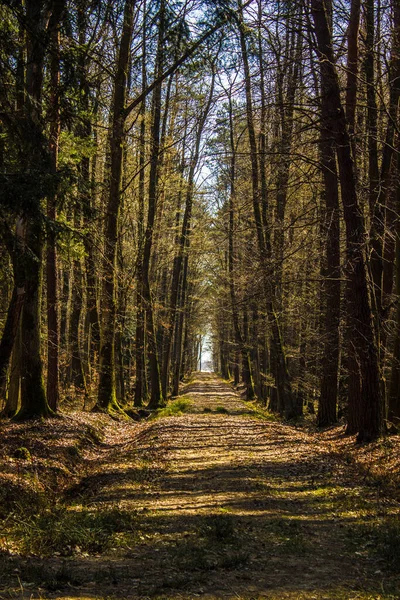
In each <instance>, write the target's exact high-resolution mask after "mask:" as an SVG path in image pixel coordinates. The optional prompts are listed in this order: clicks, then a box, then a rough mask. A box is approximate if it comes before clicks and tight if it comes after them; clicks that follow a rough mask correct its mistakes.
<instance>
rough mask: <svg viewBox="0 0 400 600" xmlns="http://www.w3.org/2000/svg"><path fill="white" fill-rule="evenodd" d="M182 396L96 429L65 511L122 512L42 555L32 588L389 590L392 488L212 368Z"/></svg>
mask: <svg viewBox="0 0 400 600" xmlns="http://www.w3.org/2000/svg"><path fill="white" fill-rule="evenodd" d="M184 395H185V398H186V399H187V403H188V404H187V405H186V408H185V412H184V414H182V415H179V416H168V417H163V418H160V419H158V420H155V421H152V422H148V423H146V424H145V425H142V424H141V425H140V426H139V428H140V432H138V433H136V434H135V435H134V436H133V438H132V429H130V430H129V431H130V432H131V433H129V432H128V433H127V434H126V435H125V437H123V439H122V440H121V439H120V440H119V441H118V443H115V442H113V440H112V439H109V440H108V443H107V444H105V447H104V449H103V454H102V456H101V457H100V460H99V458H97V459H96V461H97V462H96V466H95V467H93V466H92V467H91V470H90V474H89V475H88V476H87V477H86V478H84V479H83V480H82V482H81V483H80V484H79V486H78V487H77V488H75V490H74V491H73V493H71V494H70V497H69V500H68V501H69V503H70V505H69V510H70V511H73V512H75V513H77V514H79V513H82V512H84V511H89V512H90V513H91V514H96V515H103V516H104V515H110V514H114V516H115V514H117V516H116V517H115V518H116V519H118V515H120V518H121V519H122V521H123V516H124V515H127V514H130V515H132V514H133V515H134V516H135V519H134V521H132V520H129V519H128V521H127V522H126V523H125V525H124V522H123V523H122V525H121V524H120V526H119V527H116V528H114V530H113V531H112V533H110V537H109V539H108V543H107V544H104V547H102V546H101V545H99V546H98V547H97V549H95V550H93V551H92V552H90V551H88V552H84V551H81V550H80V549H79V548H78V549H76V548H75V549H73V550H75V552H72V556H71V557H68V558H63V557H62V556H61V557H53V558H51V559H47V568H48V569H50V571H51V570H53V571H54V577H55V579H56V583H55V584H54V587H55V588H56V589H54V590H51V589H48V587H47V589H46V587H45V584H43V585H44V587H43V588H42V591H41V594H42V596H41V597H42V598H50V597H52V598H55V597H56V598H71V599H72V598H74V599H77V598H101V599H106V598H109V599H111V598H164V599H167V598H169V599H182V598H196V597H201V598H209V599H211V598H232V599H234V598H242V599H248V600H250V599H261V598H271V599H280V598H290V599H293V600H295V599H296V600H297V599H306V598H307V599H308V598H310V599H313V598H318V599H319V598H321V599H328V598H329V599H333V598H335V599H343V600H344V599H346V600H348V599H353V598H354V599H355V598H357V599H364V600H366V599H372V598H376V599H378V598H380V599H384V598H385V599H389V598H392V599H394V598H399V597H400V593H399V594H397V592H396V589H400V585H399V581H400V580H399V576H398V571H397V575H396V573H395V572H394V571H393V568H392V567H393V565H391V564H390V561H391V558H390V548H389V550H388V549H387V546H385V535H386V532H387V531H388V529H387V528H388V523H390V522H392V519H395V518H396V516H397V517H398V514H399V511H398V505H397V504H396V503H395V502H394V501H389V500H387V499H385V498H382V497H381V496H380V495H379V494H378V493H377V490H376V489H374V488H371V487H365V485H364V484H363V482H362V480H361V478H360V477H359V476H357V475H356V474H355V472H354V471H353V470H352V467H350V466H348V465H346V464H345V463H344V462H343V461H341V460H338V458H337V456H335V454H334V453H333V452H332V448H331V447H329V446H328V445H327V444H326V443H322V442H321V441H319V439H318V437H317V436H316V435H312V434H308V433H305V432H303V431H300V430H299V429H296V428H294V427H290V426H288V425H285V424H280V423H277V422H272V421H268V420H267V419H262V418H260V415H258V414H257V413H256V412H254V410H253V408H252V406H251V405H248V404H246V403H245V402H243V401H242V400H241V398H240V397H239V395H238V394H237V393H236V392H235V391H234V390H233V389H232V387H231V386H230V385H229V384H227V383H225V382H223V381H222V380H220V379H218V378H217V377H216V376H214V375H211V374H198V375H197V376H196V377H195V378H194V379H193V381H192V382H191V383H190V384H188V385H187V387H186V388H185V389H184ZM182 404H184V403H182ZM110 540H111V542H110ZM388 552H389V554H388ZM35 560H36V561H37V562H36V563H35ZM27 564H28V566H29V565H30V566H29V568H30V569H31V570H32V568H33V566H34V565H35V564H36V567H37V569H39V568H40V565H42V566H43V561H42V562H40V559H33V558H32V559H30V561H28V563H27ZM26 568H28V567H26ZM43 568H44V567H43ZM60 569H62V570H63V573H64V575H63V577H64V580H65V581H64V584H63V582H62V578H61V576H60ZM53 571H52V572H53ZM43 577H44V576H43ZM28 578H29V575H26V574H25V579H28ZM57 578H58V579H57ZM47 579H48V577H47ZM57 581H58V583H57ZM63 585H64V588H63ZM57 586H58V587H57ZM396 586H399V587H396ZM60 588H63V589H60ZM33 597H36V596H33ZM38 597H39V596H38Z"/></svg>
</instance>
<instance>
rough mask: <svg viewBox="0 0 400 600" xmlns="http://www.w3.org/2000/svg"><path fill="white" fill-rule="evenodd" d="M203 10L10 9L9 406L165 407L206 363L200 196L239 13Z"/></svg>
mask: <svg viewBox="0 0 400 600" xmlns="http://www.w3.org/2000/svg"><path fill="white" fill-rule="evenodd" d="M196 8H197V7H196V4H195V3H193V2H183V3H171V4H168V3H167V2H166V1H164V0H160V2H157V3H154V2H152V3H147V2H146V1H142V2H135V1H134V0H126V2H120V3H114V2H96V1H89V0H77V1H76V2H66V1H65V0H54V1H53V2H47V1H44V0H43V1H41V2H37V1H36V0H35V1H34V0H27V1H26V2H24V3H22V2H21V3H14V2H12V3H11V2H10V3H8V2H2V5H1V13H2V14H1V17H2V20H1V22H2V25H1V28H2V31H1V39H2V40H3V42H2V48H1V59H0V68H1V77H2V81H4V86H2V88H1V97H0V102H1V128H2V129H1V164H0V173H1V174H0V177H1V188H2V196H1V214H0V218H1V227H0V229H1V236H2V239H3V241H4V247H3V252H2V276H3V281H4V283H5V287H4V291H5V293H4V294H3V295H2V302H3V307H4V314H6V318H5V319H4V322H3V335H2V341H1V346H0V379H1V390H2V396H3V397H4V396H6V403H5V407H4V411H3V412H4V414H6V415H7V416H12V415H15V414H16V413H17V418H27V417H33V416H46V415H50V414H53V413H54V412H55V411H57V409H58V405H59V399H60V395H61V396H62V397H63V398H64V397H68V394H69V395H82V396H83V397H84V398H90V397H93V396H95V397H96V403H95V409H97V410H106V411H110V410H111V411H119V410H121V407H120V404H121V403H125V401H126V399H129V398H131V397H132V396H133V395H134V403H135V405H136V406H141V405H142V404H143V403H145V402H147V401H148V400H149V401H150V407H152V408H157V407H158V406H160V405H162V404H163V402H165V399H166V397H167V395H168V394H169V393H170V392H171V391H172V390H173V391H174V393H177V389H178V385H179V380H180V376H181V373H182V372H186V371H190V370H192V369H193V368H195V366H196V360H197V354H196V353H197V345H198V331H197V329H198V326H199V325H198V323H200V322H201V318H202V317H201V307H200V302H199V300H198V298H197V293H198V292H201V288H202V283H201V282H202V277H201V275H199V273H200V271H201V270H202V268H203V263H202V252H203V251H200V250H199V248H198V244H199V242H198V239H199V236H201V233H200V228H199V231H198V232H197V231H193V229H194V227H195V225H196V223H197V222H198V221H199V220H200V221H201V219H202V218H203V216H204V212H205V209H204V206H203V204H202V203H199V205H198V206H197V205H196V207H194V206H193V198H194V194H195V189H196V186H195V175H196V172H197V166H198V163H199V159H200V148H201V140H202V133H203V130H204V128H205V125H206V121H207V117H208V114H209V112H210V108H211V105H212V102H213V94H214V84H215V58H214V47H215V46H216V44H217V43H218V41H217V40H216V39H215V37H213V36H214V34H215V32H216V31H218V29H219V28H220V27H221V24H222V22H223V19H224V16H223V15H219V14H217V15H215V19H214V22H212V23H211V26H210V24H208V27H207V28H206V27H205V25H204V23H203V24H202V23H201V22H200V21H199V22H197V21H198V19H197V21H196V20H194V18H193V11H195V9H196ZM203 16H204V17H205V16H206V15H203ZM193 35H195V36H197V41H194V42H190V38H191V37H192V36H193ZM200 48H201V53H200V52H199V49H200ZM196 51H197V53H196ZM195 54H196V58H195V61H196V63H194V62H193V56H194V55H195ZM196 64H197V65H198V68H197V70H196V68H195V67H196ZM205 74H206V76H207V84H206V85H204V81H203V77H204V75H205ZM192 232H193V233H192ZM190 244H191V245H192V247H193V250H194V251H196V252H197V254H194V253H193V256H192V255H190V254H189V246H190ZM41 307H43V308H44V309H45V310H42V311H41ZM197 313H199V316H198V318H197ZM42 339H45V341H46V343H47V352H45V353H44V347H43V346H44V344H42ZM43 365H45V368H43ZM44 375H45V377H44ZM44 381H46V387H45V384H44ZM18 407H19V409H18ZM17 411H18V412H17Z"/></svg>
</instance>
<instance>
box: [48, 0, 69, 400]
mask: <svg viewBox="0 0 400 600" xmlns="http://www.w3.org/2000/svg"><path fill="white" fill-rule="evenodd" d="M64 7H65V1H64V0H57V1H56V2H54V8H53V14H52V17H51V22H50V25H49V29H50V36H51V60H50V89H51V92H50V93H51V100H50V102H51V119H50V140H49V142H50V143H49V146H50V147H49V150H50V157H51V166H52V172H53V175H54V176H56V174H57V169H58V152H59V145H60V133H61V116H60V104H61V103H60V22H61V18H62V13H63V11H64ZM47 217H48V218H49V220H50V227H49V229H48V233H47V253H46V275H47V287H46V291H47V401H48V403H49V406H50V408H51V409H52V410H54V411H56V410H57V407H58V402H59V396H60V389H59V388H60V381H59V371H60V368H59V322H58V321H59V320H58V272H57V249H56V232H55V227H54V224H55V221H56V217H57V193H55V192H54V193H53V194H51V195H49V196H48V198H47Z"/></svg>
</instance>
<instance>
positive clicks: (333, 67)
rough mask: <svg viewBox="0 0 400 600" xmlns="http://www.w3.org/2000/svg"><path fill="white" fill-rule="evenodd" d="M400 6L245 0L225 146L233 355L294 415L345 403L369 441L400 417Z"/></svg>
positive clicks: (225, 249) (238, 373) (323, 416)
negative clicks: (248, 0) (249, 0)
mask: <svg viewBox="0 0 400 600" xmlns="http://www.w3.org/2000/svg"><path fill="white" fill-rule="evenodd" d="M399 11H400V4H399V3H398V2H397V1H396V0H393V1H392V2H390V3H388V5H387V6H385V7H383V6H382V5H381V4H378V3H376V2H374V1H373V0H365V1H364V2H360V0H352V1H351V2H348V3H345V4H341V5H340V7H339V6H338V7H336V6H335V5H334V4H333V3H332V2H331V1H330V0H311V1H310V2H301V1H299V2H283V1H282V2H277V3H264V2H261V1H259V2H253V3H252V4H251V5H250V6H249V7H248V8H247V9H246V10H244V9H243V8H242V7H241V4H240V3H239V4H238V13H237V17H236V24H237V28H236V31H237V33H236V43H235V46H234V51H233V53H232V54H231V56H230V60H231V62H230V64H229V67H228V69H227V71H226V73H227V74H225V75H224V81H223V83H221V85H223V86H224V89H225V94H226V98H227V100H226V104H225V106H224V108H223V109H221V110H220V112H219V117H218V133H217V135H216V136H215V137H214V140H213V143H212V148H211V151H210V155H212V156H215V157H217V158H216V160H217V162H218V166H217V169H216V179H217V181H218V186H219V188H218V189H219V197H220V209H219V212H218V217H217V227H216V229H217V233H216V236H217V237H216V239H217V240H218V244H219V246H220V248H221V252H220V253H219V255H218V259H217V262H218V263H219V268H218V271H217V277H216V283H217V284H218V286H219V296H218V301H217V305H218V308H217V311H216V313H215V317H214V323H215V330H216V334H215V338H214V356H215V358H216V359H217V360H216V363H217V365H218V368H219V369H220V371H221V372H222V373H223V374H224V376H225V377H228V376H229V375H230V374H231V373H232V374H233V376H234V379H235V381H236V382H237V383H238V382H239V378H240V377H241V378H242V380H243V382H244V384H245V386H246V390H247V396H248V397H249V398H251V397H253V395H254V393H256V394H257V395H258V396H259V397H262V398H263V399H265V400H268V402H269V405H270V407H271V409H272V410H274V411H278V412H279V413H281V414H282V415H285V416H286V417H288V418H291V417H295V416H298V415H299V414H301V412H302V410H303V406H304V404H305V403H307V402H308V403H309V406H310V407H311V409H313V406H314V400H316V401H317V403H318V415H317V420H318V423H319V425H320V426H326V425H330V424H332V423H334V422H335V421H336V419H337V410H338V406H339V405H340V410H341V411H342V412H343V411H344V412H346V414H347V431H348V433H358V438H359V440H360V441H368V440H371V439H374V438H376V437H377V436H379V435H380V434H381V433H382V432H383V429H384V421H385V419H386V418H387V417H389V419H390V421H392V422H393V421H396V420H397V419H398V418H399V417H400V404H399V389H400V388H399V331H400V330H399V311H398V289H399V288H398V280H399V276H398V274H397V273H396V270H397V269H398V266H399V265H398V263H399V260H398V252H399V241H398V235H399V226H398V190H399V161H398V150H399V139H398V125H399V119H398V99H399V91H400V88H399V82H400V79H399V76H400V72H399V66H400V63H399V58H400V57H399V52H400V38H399V35H400V29H399V27H400V21H399V18H400V12H399ZM238 89H241V90H242V92H241V94H239V95H238V93H237V90H238ZM396 253H397V254H396ZM395 255H396V256H397V260H395ZM394 285H395V286H397V287H396V289H394Z"/></svg>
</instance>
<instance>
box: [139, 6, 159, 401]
mask: <svg viewBox="0 0 400 600" xmlns="http://www.w3.org/2000/svg"><path fill="white" fill-rule="evenodd" d="M164 28H165V2H164V0H161V4H160V10H159V28H158V42H157V57H156V75H155V77H156V78H158V77H159V76H160V75H161V73H162V69H163V58H164V48H163V44H164ZM161 88H162V84H161V83H160V84H159V85H157V86H156V87H155V88H154V91H153V98H152V126H151V153H150V175H149V198H148V213H147V225H146V230H145V235H144V245H143V262H142V264H143V280H142V281H143V301H144V309H145V312H146V319H147V343H148V359H149V368H150V374H149V377H150V386H151V393H150V402H149V407H150V408H152V409H156V408H159V406H161V405H162V404H163V396H162V390H161V376H160V365H159V362H158V356H157V340H156V335H155V324H154V313H153V303H152V297H151V287H150V259H151V249H152V245H153V232H154V223H155V216H156V210H157V194H158V180H159V160H160V127H161Z"/></svg>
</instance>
